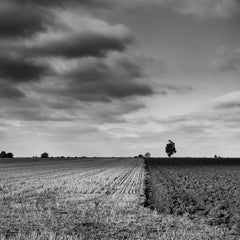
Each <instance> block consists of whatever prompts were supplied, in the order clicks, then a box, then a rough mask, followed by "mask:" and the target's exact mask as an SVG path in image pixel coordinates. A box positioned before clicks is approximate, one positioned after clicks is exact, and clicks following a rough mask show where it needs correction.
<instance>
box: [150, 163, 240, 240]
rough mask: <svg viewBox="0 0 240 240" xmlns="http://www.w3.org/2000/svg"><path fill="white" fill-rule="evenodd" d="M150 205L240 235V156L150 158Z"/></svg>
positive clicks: (161, 210) (162, 211) (159, 210)
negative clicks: (218, 157)
mask: <svg viewBox="0 0 240 240" xmlns="http://www.w3.org/2000/svg"><path fill="white" fill-rule="evenodd" d="M147 171H148V173H149V178H148V204H149V205H151V206H152V207H154V208H156V209H157V210H158V212H161V213H167V214H171V215H176V216H177V215H188V216H189V218H191V219H198V218H200V219H203V220H204V221H205V222H206V223H208V224H209V225H213V226H219V227H223V228H226V229H228V230H229V231H230V232H231V233H233V234H234V233H235V234H236V235H238V234H240V174H239V172H240V162H239V160H238V159H235V160H234V159H194V160H193V159H149V160H147Z"/></svg>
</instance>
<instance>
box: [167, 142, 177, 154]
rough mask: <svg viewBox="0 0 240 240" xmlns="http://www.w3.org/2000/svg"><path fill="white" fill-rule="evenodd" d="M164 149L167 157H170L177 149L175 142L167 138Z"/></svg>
mask: <svg viewBox="0 0 240 240" xmlns="http://www.w3.org/2000/svg"><path fill="white" fill-rule="evenodd" d="M165 151H166V153H167V155H168V157H171V156H172V155H173V154H174V153H176V152H177V150H176V148H175V143H174V142H172V141H171V140H168V143H167V145H166V149H165Z"/></svg>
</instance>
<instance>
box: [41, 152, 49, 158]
mask: <svg viewBox="0 0 240 240" xmlns="http://www.w3.org/2000/svg"><path fill="white" fill-rule="evenodd" d="M41 158H49V156H48V153H46V152H45V153H43V154H42V155H41Z"/></svg>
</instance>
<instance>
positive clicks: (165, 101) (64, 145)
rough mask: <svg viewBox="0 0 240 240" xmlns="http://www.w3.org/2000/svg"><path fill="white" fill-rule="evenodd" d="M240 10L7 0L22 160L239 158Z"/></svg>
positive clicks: (2, 25) (2, 73)
mask: <svg viewBox="0 0 240 240" xmlns="http://www.w3.org/2000/svg"><path fill="white" fill-rule="evenodd" d="M239 122H240V1H239V0H148V1H144V0H121V1H117V0H52V1H48V0H0V143H1V151H3V150H4V151H8V152H13V153H14V155H15V156H19V157H20V156H21V157H24V156H28V157H31V156H39V155H40V154H41V153H43V152H48V153H49V155H50V156H61V155H65V156H100V157H101V156H109V157H110V156H135V155H138V154H145V153H146V152H150V153H151V154H152V156H155V157H157V156H159V157H163V156H166V153H165V146H166V143H167V142H168V140H169V139H171V140H172V141H174V142H175V144H176V149H177V153H176V155H175V156H178V157H184V156H187V157H197V156H199V157H204V156H206V157H212V156H214V155H215V154H216V155H219V156H222V157H239V156H240V147H239V146H240V124H239Z"/></svg>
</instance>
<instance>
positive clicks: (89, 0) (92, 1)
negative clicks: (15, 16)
mask: <svg viewBox="0 0 240 240" xmlns="http://www.w3.org/2000/svg"><path fill="white" fill-rule="evenodd" d="M9 1H10V2H14V3H18V4H21V5H22V4H24V5H34V6H42V7H65V6H68V5H70V4H78V5H81V6H85V7H107V6H108V5H109V3H108V1H107V0H9Z"/></svg>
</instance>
